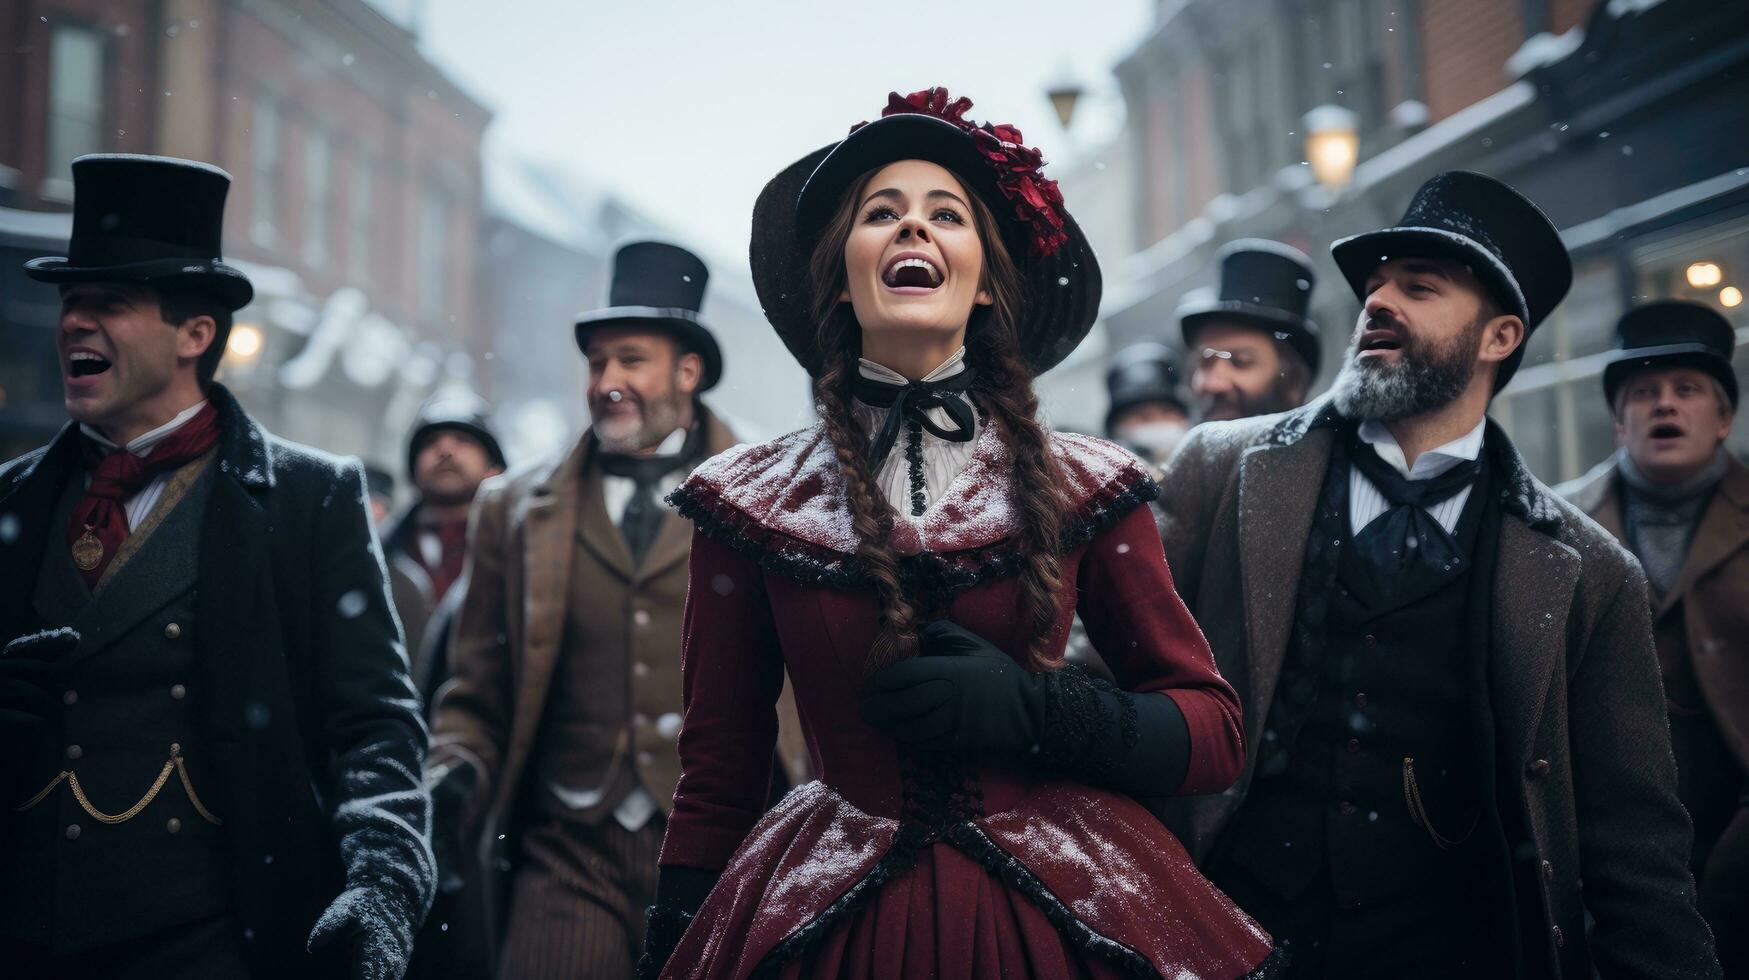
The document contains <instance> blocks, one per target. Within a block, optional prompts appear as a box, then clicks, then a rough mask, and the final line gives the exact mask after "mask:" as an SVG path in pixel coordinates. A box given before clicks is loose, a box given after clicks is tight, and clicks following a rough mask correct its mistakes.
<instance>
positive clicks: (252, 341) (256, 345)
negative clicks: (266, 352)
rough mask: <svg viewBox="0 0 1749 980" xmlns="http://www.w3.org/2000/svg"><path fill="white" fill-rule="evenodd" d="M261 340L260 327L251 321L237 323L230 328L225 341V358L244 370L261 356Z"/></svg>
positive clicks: (262, 339)
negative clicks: (227, 338) (229, 333)
mask: <svg viewBox="0 0 1749 980" xmlns="http://www.w3.org/2000/svg"><path fill="white" fill-rule="evenodd" d="M263 341H264V338H263V336H262V333H261V328H260V327H258V326H256V325H255V324H253V323H239V324H237V325H235V326H233V327H232V328H231V338H230V339H229V340H227V341H225V360H226V361H227V362H229V363H230V364H231V365H232V366H233V367H235V368H238V369H240V370H245V371H246V370H248V369H249V368H251V367H253V366H254V365H255V360H256V359H257V358H259V357H260V356H261V347H262V344H263Z"/></svg>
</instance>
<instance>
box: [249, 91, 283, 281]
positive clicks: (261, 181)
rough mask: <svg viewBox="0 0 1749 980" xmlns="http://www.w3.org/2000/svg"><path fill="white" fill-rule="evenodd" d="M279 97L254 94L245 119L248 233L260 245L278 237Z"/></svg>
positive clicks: (273, 243) (274, 241)
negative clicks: (251, 113)
mask: <svg viewBox="0 0 1749 980" xmlns="http://www.w3.org/2000/svg"><path fill="white" fill-rule="evenodd" d="M279 125H280V115H279V100H278V99H276V98H274V97H273V96H272V95H271V94H269V93H267V92H262V93H260V94H259V95H257V96H256V97H255V112H254V118H252V119H251V120H250V122H249V136H250V144H251V146H250V155H251V159H250V167H249V183H250V185H251V194H250V197H251V201H250V205H251V207H250V219H251V220H250V231H249V237H250V238H252V239H254V241H255V244H257V245H260V246H261V247H262V248H273V247H275V246H276V245H277V244H278V241H279V182H280V180H281V179H282V176H283V173H282V167H283V165H282V163H281V160H280V153H281V147H280V130H279Z"/></svg>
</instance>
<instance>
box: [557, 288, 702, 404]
mask: <svg viewBox="0 0 1749 980" xmlns="http://www.w3.org/2000/svg"><path fill="white" fill-rule="evenodd" d="M609 326H613V327H620V326H624V327H642V328H648V329H653V330H662V331H665V332H667V333H669V334H671V335H673V336H674V338H675V339H676V340H679V341H680V343H681V345H682V346H684V347H685V348H686V349H688V350H691V351H695V352H697V354H698V356H699V357H700V358H701V359H702V360H703V361H704V374H703V376H702V378H701V380H700V381H699V385H698V390H699V391H700V392H701V393H702V392H706V391H709V390H711V389H712V388H715V387H716V386H717V382H719V381H721V380H722V379H723V349H722V347H721V346H719V345H718V344H717V338H716V336H715V335H714V334H712V333H711V332H710V330H709V329H708V328H707V327H705V325H704V324H703V323H700V322H699V319H698V314H696V313H694V312H693V311H692V310H688V309H684V308H681V307H658V306H609V307H606V308H604V309H599V310H590V311H589V312H587V313H583V314H579V315H578V317H577V325H576V337H577V349H578V350H583V349H584V348H586V347H588V346H589V335H590V334H592V333H594V332H595V331H596V330H599V329H601V328H602V327H609Z"/></svg>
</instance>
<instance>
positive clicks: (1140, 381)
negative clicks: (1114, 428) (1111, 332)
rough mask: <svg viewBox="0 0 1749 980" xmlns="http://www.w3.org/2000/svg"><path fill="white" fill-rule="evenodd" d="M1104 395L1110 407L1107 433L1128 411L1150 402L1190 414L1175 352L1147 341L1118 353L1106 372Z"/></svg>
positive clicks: (1106, 413) (1107, 418) (1106, 422)
mask: <svg viewBox="0 0 1749 980" xmlns="http://www.w3.org/2000/svg"><path fill="white" fill-rule="evenodd" d="M1105 392H1106V394H1107V395H1108V396H1109V397H1110V401H1111V404H1110V407H1109V408H1107V409H1106V410H1105V431H1106V432H1107V433H1109V432H1111V422H1112V420H1113V419H1115V418H1116V417H1117V416H1118V415H1119V414H1120V413H1122V412H1123V411H1125V410H1126V409H1130V408H1134V407H1135V406H1137V405H1144V404H1147V403H1150V402H1164V403H1166V404H1168V405H1172V406H1175V407H1176V408H1177V409H1178V410H1179V411H1181V412H1184V413H1185V414H1186V415H1188V414H1189V413H1190V409H1189V406H1187V405H1186V404H1185V401H1184V395H1183V392H1182V391H1181V390H1180V389H1179V387H1178V366H1177V364H1176V358H1175V357H1174V356H1173V353H1172V349H1171V348H1169V347H1167V346H1166V345H1165V344H1156V343H1153V342H1151V341H1144V342H1143V343H1139V344H1131V345H1130V346H1128V347H1125V348H1124V349H1123V350H1120V351H1118V352H1117V354H1116V355H1115V356H1113V357H1112V359H1111V367H1110V368H1108V369H1107V370H1106V372H1105Z"/></svg>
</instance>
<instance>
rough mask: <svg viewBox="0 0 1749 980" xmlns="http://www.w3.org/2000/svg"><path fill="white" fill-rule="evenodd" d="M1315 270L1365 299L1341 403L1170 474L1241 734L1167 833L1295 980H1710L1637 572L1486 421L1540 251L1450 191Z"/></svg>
mask: <svg viewBox="0 0 1749 980" xmlns="http://www.w3.org/2000/svg"><path fill="white" fill-rule="evenodd" d="M1332 251H1333V252H1334V254H1335V256H1336V260H1337V264H1338V266H1340V267H1341V268H1342V270H1343V273H1344V275H1345V277H1346V278H1347V280H1348V282H1349V283H1350V285H1351V286H1352V288H1353V289H1354V291H1355V294H1356V296H1358V297H1360V298H1361V300H1362V301H1363V302H1364V304H1365V306H1364V310H1363V312H1362V314H1361V317H1360V321H1359V324H1358V325H1357V327H1356V329H1355V332H1354V339H1353V341H1352V342H1351V344H1350V348H1349V351H1348V354H1347V357H1346V358H1345V362H1344V365H1343V368H1342V372H1341V374H1340V376H1339V377H1338V378H1337V380H1336V383H1335V385H1334V387H1333V389H1332V394H1331V396H1330V397H1328V398H1325V399H1320V400H1318V401H1316V402H1314V403H1313V404H1311V405H1308V406H1305V407H1304V408H1302V409H1299V410H1297V411H1294V412H1290V413H1287V414H1285V415H1276V416H1270V417H1264V418H1257V419H1249V420H1243V421H1238V422H1231V423H1219V424H1215V425H1208V426H1203V427H1201V428H1199V429H1198V430H1196V431H1195V432H1193V433H1192V434H1191V435H1190V437H1189V438H1188V439H1187V440H1186V441H1185V444H1184V445H1183V447H1182V448H1181V449H1180V450H1179V452H1178V454H1177V456H1175V457H1174V458H1173V461H1172V463H1171V464H1170V465H1169V466H1168V468H1167V472H1166V479H1165V487H1164V490H1163V493H1162V497H1163V499H1164V500H1165V502H1166V508H1167V522H1166V523H1167V527H1166V533H1165V543H1166V554H1167V557H1168V559H1169V560H1170V562H1171V564H1172V570H1173V574H1174V578H1175V579H1176V581H1177V584H1178V587H1179V591H1180V593H1181V594H1182V595H1183V596H1184V598H1185V601H1186V602H1187V603H1189V605H1190V608H1191V610H1192V611H1193V612H1194V613H1195V614H1196V618H1197V620H1198V622H1199V623H1200V624H1201V625H1202V627H1203V629H1204V630H1205V631H1206V633H1207V635H1208V638H1209V642H1210V645H1211V646H1212V647H1213V649H1214V651H1215V655H1216V658H1217V660H1218V662H1219V665H1220V668H1221V672H1222V674H1224V675H1225V676H1226V677H1227V679H1228V680H1229V681H1231V682H1232V683H1233V685H1234V686H1235V687H1236V688H1238V690H1239V692H1240V695H1241V697H1243V698H1244V699H1245V704H1246V722H1247V726H1248V729H1249V731H1250V737H1249V738H1248V739H1247V740H1246V741H1247V743H1248V745H1247V749H1248V757H1247V760H1246V769H1245V772H1244V773H1243V774H1242V775H1241V777H1240V779H1239V782H1238V783H1237V784H1236V786H1235V787H1234V788H1233V789H1232V790H1230V791H1228V792H1226V793H1223V794H1221V795H1219V796H1213V797H1204V798H1201V799H1195V800H1189V801H1182V802H1180V803H1177V804H1176V805H1175V808H1174V809H1172V810H1170V811H1168V812H1167V813H1166V817H1167V818H1168V820H1169V821H1170V822H1171V823H1172V824H1173V826H1174V827H1175V829H1177V830H1178V831H1179V833H1180V835H1181V836H1182V837H1183V838H1184V840H1185V841H1186V842H1187V844H1189V845H1190V846H1191V848H1192V850H1193V852H1194V853H1195V854H1196V855H1197V857H1198V859H1199V861H1201V862H1202V863H1203V865H1204V867H1205V869H1206V871H1207V872H1208V874H1209V876H1210V878H1211V879H1212V880H1213V881H1214V882H1215V883H1216V884H1217V885H1219V886H1220V887H1221V888H1222V889H1223V890H1225V891H1226V892H1227V893H1228V894H1229V895H1230V896H1232V897H1233V899H1234V900H1235V901H1236V902H1238V904H1239V905H1240V907H1242V908H1244V909H1245V910H1246V911H1248V912H1250V913H1251V914H1252V915H1254V916H1256V917H1257V919H1258V921H1259V922H1260V923H1261V924H1262V925H1263V926H1264V927H1265V928H1267V929H1268V930H1269V931H1270V932H1271V933H1272V934H1273V935H1275V937H1276V938H1277V939H1278V940H1280V941H1283V942H1285V943H1286V944H1288V945H1289V946H1290V947H1291V948H1292V949H1293V950H1294V961H1293V965H1292V968H1291V973H1292V975H1293V976H1296V977H1407V976H1413V977H1419V978H1439V977H1454V978H1455V977H1511V976H1524V977H1549V978H1556V977H1567V978H1578V980H1585V978H1589V977H1591V976H1592V975H1593V970H1595V971H1596V972H1597V973H1599V974H1601V975H1602V976H1603V977H1642V978H1643V977H1672V978H1674V977H1694V978H1705V977H1716V976H1717V975H1718V967H1717V964H1716V962H1715V960H1714V958H1713V951H1712V939H1711V936H1710V934H1709V932H1708V930H1707V927H1706V924H1705V923H1704V922H1703V921H1702V920H1701V918H1700V916H1699V915H1698V913H1697V912H1696V910H1695V905H1694V884H1693V879H1692V877H1691V876H1690V874H1689V871H1688V867H1687V861H1688V848H1689V840H1690V831H1689V823H1688V818H1687V816H1686V814H1685V813H1684V812H1683V809H1682V806H1681V804H1680V803H1679V802H1678V801H1677V796H1676V780H1675V767H1674V765H1673V763H1672V760H1671V755H1670V743H1669V739H1668V736H1667V734H1666V729H1665V726H1664V723H1663V718H1662V711H1661V710H1660V704H1661V698H1660V695H1659V691H1658V670H1657V661H1656V659H1655V657H1654V655H1653V652H1652V638H1651V631H1650V628H1649V622H1648V616H1647V604H1646V593H1645V579H1644V576H1643V575H1642V574H1641V572H1640V570H1639V566H1638V565H1637V563H1635V562H1634V561H1633V560H1632V558H1631V556H1629V555H1628V554H1627V553H1626V552H1624V551H1622V549H1621V548H1620V547H1619V546H1618V545H1616V543H1615V542H1614V541H1613V540H1611V539H1610V538H1609V537H1608V535H1607V534H1605V533H1604V532H1603V531H1602V530H1601V529H1600V528H1598V527H1597V526H1596V525H1595V524H1593V523H1592V522H1591V521H1590V520H1588V519H1586V518H1585V517H1584V516H1583V515H1582V514H1580V513H1579V512H1578V511H1577V510H1576V509H1574V508H1573V507H1571V506H1568V505H1567V504H1565V503H1564V502H1562V501H1561V500H1559V499H1558V498H1556V497H1555V496H1554V495H1553V494H1551V493H1550V492H1549V491H1548V490H1547V489H1546V488H1544V487H1543V486H1542V485H1541V484H1539V483H1538V482H1537V481H1536V480H1535V479H1534V478H1533V477H1531V476H1530V474H1529V472H1528V471H1527V470H1526V469H1525V467H1524V465H1523V463H1522V461H1521V460H1520V459H1519V457H1518V454H1517V452H1516V450H1514V449H1513V447H1512V443H1511V441H1510V440H1509V439H1508V438H1507V436H1506V434H1505V432H1503V431H1502V430H1501V429H1499V428H1498V427H1497V426H1494V425H1492V424H1490V423H1489V422H1488V421H1487V417H1486V410H1487V406H1488V403H1489V401H1490V400H1491V399H1492V397H1493V394H1494V393H1495V392H1496V391H1498V390H1499V388H1500V387H1501V386H1502V385H1504V384H1505V382H1506V379H1507V378H1508V377H1510V375H1511V374H1512V372H1513V370H1514V369H1515V368H1516V367H1517V365H1518V363H1519V362H1520V360H1521V359H1522V357H1523V341H1524V339H1525V336H1526V334H1527V333H1528V332H1529V331H1530V330H1531V329H1533V328H1534V327H1535V326H1536V325H1537V324H1538V323H1540V322H1541V321H1542V320H1543V318H1544V317H1545V316H1547V314H1548V313H1549V311H1550V310H1551V309H1552V308H1553V307H1554V306H1555V305H1556V304H1557V303H1558V302H1559V301H1560V299H1561V297H1562V296H1564V295H1565V293H1566V291H1567V287H1568V284H1569V283H1570V281H1571V266H1570V264H1569V262H1568V258H1567V254H1566V250H1565V248H1564V247H1563V246H1562V244H1561V240H1560V237H1559V235H1558V234H1557V233H1556V231H1555V229H1554V226H1553V225H1552V224H1550V223H1549V221H1548V219H1547V218H1546V217H1545V216H1544V215H1543V214H1542V212H1541V211H1539V210H1537V208H1536V207H1535V206H1534V205H1532V204H1531V203H1530V202H1529V201H1526V200H1525V199H1524V198H1522V197H1520V196H1519V195H1518V194H1517V193H1516V192H1514V191H1513V190H1511V189H1510V188H1508V187H1506V186H1505V185H1504V184H1501V183H1499V182H1498V181H1495V180H1492V179H1491V178H1487V177H1483V176H1481V175H1479V174H1469V173H1447V174H1441V175H1439V176H1437V177H1435V178H1433V179H1432V180H1430V181H1429V182H1428V183H1427V184H1425V185H1423V187H1422V188H1421V190H1420V191H1419V192H1418V193H1417V194H1416V197H1415V199H1414V201H1413V203H1412V204H1411V205H1410V208H1409V211H1408V213H1407V214H1406V215H1405V216H1404V220H1403V221H1402V222H1401V223H1400V225H1399V226H1398V227H1396V228H1390V229H1385V230H1383V231H1378V232H1371V233H1368V234H1364V235H1359V236H1355V237H1354V238H1350V239H1345V240H1343V241H1341V242H1338V243H1336V245H1335V246H1334V247H1333V249H1332ZM1581 883H1583V884H1582V885H1581ZM1588 921H1589V922H1590V923H1591V924H1590V925H1588Z"/></svg>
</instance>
